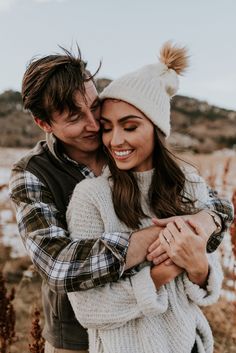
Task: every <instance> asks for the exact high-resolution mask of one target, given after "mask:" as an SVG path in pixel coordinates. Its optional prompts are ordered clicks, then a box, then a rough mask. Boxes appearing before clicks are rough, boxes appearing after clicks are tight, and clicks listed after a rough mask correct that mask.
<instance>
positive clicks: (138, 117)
mask: <svg viewBox="0 0 236 353" xmlns="http://www.w3.org/2000/svg"><path fill="white" fill-rule="evenodd" d="M129 119H140V120H142V119H143V118H142V117H141V116H137V115H126V116H124V117H123V118H120V119H118V122H119V123H124V122H125V121H126V120H129ZM101 120H104V121H105V122H108V123H109V122H110V120H109V119H107V118H105V117H104V116H101Z"/></svg>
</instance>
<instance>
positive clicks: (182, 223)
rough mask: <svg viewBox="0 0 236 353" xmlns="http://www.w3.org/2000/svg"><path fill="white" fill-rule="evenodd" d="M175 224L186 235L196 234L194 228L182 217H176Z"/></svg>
mask: <svg viewBox="0 0 236 353" xmlns="http://www.w3.org/2000/svg"><path fill="white" fill-rule="evenodd" d="M175 224H176V226H177V229H178V231H179V233H180V234H181V235H182V236H184V235H195V233H194V232H193V230H192V229H191V228H190V227H189V226H188V225H187V224H186V222H185V221H184V220H183V219H182V218H181V217H179V218H176V219H175Z"/></svg>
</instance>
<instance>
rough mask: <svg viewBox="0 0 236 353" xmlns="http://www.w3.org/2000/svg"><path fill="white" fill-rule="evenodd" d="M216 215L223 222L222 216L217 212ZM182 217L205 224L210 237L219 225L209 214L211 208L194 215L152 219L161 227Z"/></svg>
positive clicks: (205, 229)
mask: <svg viewBox="0 0 236 353" xmlns="http://www.w3.org/2000/svg"><path fill="white" fill-rule="evenodd" d="M215 215H216V217H218V219H219V223H221V219H220V217H219V216H218V215H217V214H215ZM179 217H181V218H182V219H184V220H185V221H194V222H195V223H197V224H198V225H204V231H205V232H206V234H207V235H208V238H209V237H210V236H211V235H212V234H213V233H214V232H215V231H216V229H217V226H216V224H215V222H214V220H213V217H212V216H211V215H210V214H209V210H208V209H206V210H201V211H199V212H198V213H195V214H193V215H184V216H173V217H169V218H162V219H158V218H153V219H152V221H153V223H154V224H155V225H157V226H159V227H166V226H167V224H168V223H170V222H174V221H175V220H176V219H178V218H179Z"/></svg>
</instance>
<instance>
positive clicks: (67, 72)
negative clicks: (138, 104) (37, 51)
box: [22, 45, 101, 124]
mask: <svg viewBox="0 0 236 353" xmlns="http://www.w3.org/2000/svg"><path fill="white" fill-rule="evenodd" d="M60 48H61V49H62V50H63V54H56V55H48V56H45V57H42V58H39V59H33V60H31V62H30V64H29V66H28V67H27V70H26V72H25V74H24V77H23V81H22V100H23V106H24V108H25V109H27V110H29V111H30V112H31V113H32V115H33V116H34V117H37V118H39V119H41V120H43V121H46V122H47V123H49V124H50V121H51V117H52V114H53V113H54V112H59V113H62V112H63V111H65V110H68V113H69V114H73V113H74V112H76V110H77V107H76V104H75V102H74V93H75V92H76V91H77V90H78V91H79V92H80V93H81V95H82V97H83V98H84V99H85V86H84V84H85V82H87V81H89V80H93V78H94V76H95V75H96V74H97V72H98V71H99V69H100V66H101V64H100V65H99V68H98V70H97V71H96V72H95V74H94V75H91V73H90V72H89V71H88V70H87V69H86V66H87V63H86V62H84V61H83V60H82V58H81V51H80V49H79V46H78V45H77V54H76V55H75V54H72V53H71V52H69V51H68V50H66V49H65V48H62V47H60Z"/></svg>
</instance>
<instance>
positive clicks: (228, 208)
mask: <svg viewBox="0 0 236 353" xmlns="http://www.w3.org/2000/svg"><path fill="white" fill-rule="evenodd" d="M208 192H209V201H208V203H207V204H206V206H207V207H208V208H209V209H210V210H212V211H214V212H215V213H216V214H217V215H218V216H219V217H220V218H221V222H222V229H221V232H220V233H217V234H213V235H211V236H210V238H209V240H208V243H207V252H209V253H211V252H213V251H215V250H216V249H217V248H218V246H219V245H220V243H221V242H222V240H223V238H224V235H225V233H226V232H227V231H228V230H229V227H230V225H231V223H232V222H233V219H234V208H233V204H232V202H230V201H229V200H226V199H222V198H219V197H218V194H217V192H216V191H215V190H212V189H210V188H208Z"/></svg>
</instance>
